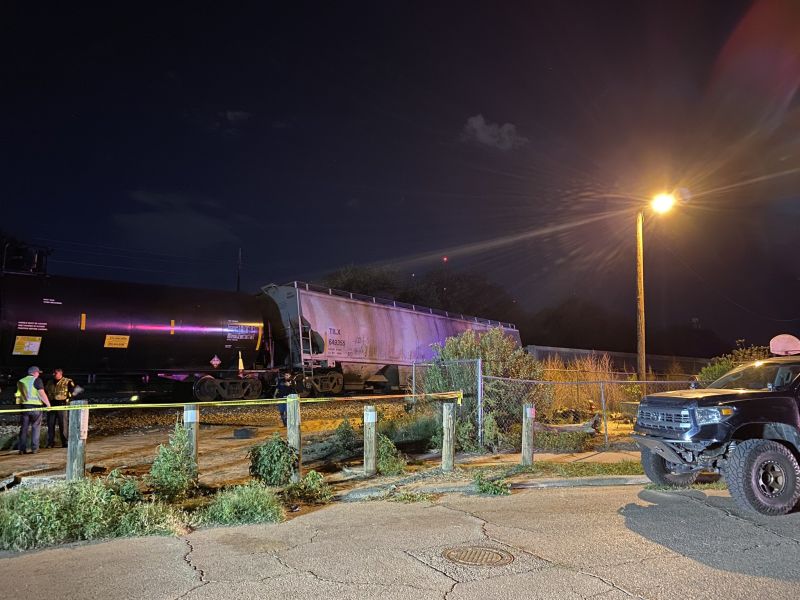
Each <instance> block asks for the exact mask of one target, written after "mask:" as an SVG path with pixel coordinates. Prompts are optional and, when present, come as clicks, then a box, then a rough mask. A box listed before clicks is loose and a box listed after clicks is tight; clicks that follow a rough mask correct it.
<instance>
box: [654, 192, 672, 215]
mask: <svg viewBox="0 0 800 600" xmlns="http://www.w3.org/2000/svg"><path fill="white" fill-rule="evenodd" d="M674 205H675V196H674V195H672V194H658V195H657V196H656V197H655V198H653V201H652V202H651V203H650V206H652V207H653V210H654V211H656V212H657V213H661V214H663V213H665V212H668V211H669V210H670V209H671V208H672V207H673V206H674Z"/></svg>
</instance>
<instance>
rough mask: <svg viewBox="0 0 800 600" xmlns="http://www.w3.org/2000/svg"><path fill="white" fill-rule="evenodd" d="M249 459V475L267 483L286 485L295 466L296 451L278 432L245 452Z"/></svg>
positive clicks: (297, 458)
mask: <svg viewBox="0 0 800 600" xmlns="http://www.w3.org/2000/svg"><path fill="white" fill-rule="evenodd" d="M247 456H248V458H249V459H250V475H252V476H253V477H255V478H256V479H258V480H260V481H263V482H264V483H266V484H267V485H276V486H277V485H286V484H287V483H289V479H290V478H291V476H292V471H293V470H294V469H295V468H296V467H297V465H298V461H299V457H298V456H297V451H295V449H294V448H292V447H291V446H290V445H289V442H287V441H286V440H284V439H283V438H281V436H280V435H279V434H278V433H274V434H272V437H271V438H270V439H269V440H267V441H266V442H264V443H263V444H259V445H258V446H254V447H253V448H251V449H250V451H249V452H248V453H247Z"/></svg>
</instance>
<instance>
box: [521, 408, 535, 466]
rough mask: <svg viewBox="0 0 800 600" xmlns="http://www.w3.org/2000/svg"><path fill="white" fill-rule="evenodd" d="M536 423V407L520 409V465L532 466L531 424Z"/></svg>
mask: <svg viewBox="0 0 800 600" xmlns="http://www.w3.org/2000/svg"><path fill="white" fill-rule="evenodd" d="M535 422H536V407H535V406H534V405H533V404H530V403H528V404H525V405H524V406H523V407H522V464H523V465H525V466H528V465H532V464H533V424H534V423H535Z"/></svg>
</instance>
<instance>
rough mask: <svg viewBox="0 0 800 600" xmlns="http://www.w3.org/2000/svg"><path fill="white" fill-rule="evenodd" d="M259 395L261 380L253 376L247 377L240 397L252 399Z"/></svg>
mask: <svg viewBox="0 0 800 600" xmlns="http://www.w3.org/2000/svg"><path fill="white" fill-rule="evenodd" d="M260 395H261V380H260V379H256V378H255V377H253V378H247V379H245V382H244V393H243V394H242V398H244V399H245V400H254V399H255V398H258V397H259V396H260Z"/></svg>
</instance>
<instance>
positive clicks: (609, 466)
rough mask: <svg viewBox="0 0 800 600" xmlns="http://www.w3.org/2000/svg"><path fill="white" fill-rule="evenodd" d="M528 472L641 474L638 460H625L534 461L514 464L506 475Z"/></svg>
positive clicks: (538, 473)
mask: <svg viewBox="0 0 800 600" xmlns="http://www.w3.org/2000/svg"><path fill="white" fill-rule="evenodd" d="M519 473H528V474H530V475H534V476H537V477H593V476H598V475H643V474H644V471H643V470H642V464H641V463H640V462H639V461H633V460H626V461H622V462H618V463H587V462H571V463H556V462H549V461H542V462H534V463H533V464H532V465H530V466H525V467H523V466H519V465H518V466H515V467H512V468H511V469H509V470H508V472H507V475H508V476H511V475H517V474H519Z"/></svg>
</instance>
